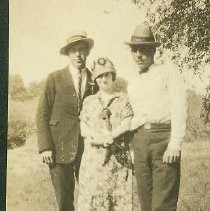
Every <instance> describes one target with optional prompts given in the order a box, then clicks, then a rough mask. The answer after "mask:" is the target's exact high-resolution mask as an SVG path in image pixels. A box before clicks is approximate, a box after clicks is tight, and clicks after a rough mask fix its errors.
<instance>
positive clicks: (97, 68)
mask: <svg viewBox="0 0 210 211" xmlns="http://www.w3.org/2000/svg"><path fill="white" fill-rule="evenodd" d="M91 70H92V80H93V81H95V79H96V78H97V77H98V76H99V75H102V74H104V73H109V72H111V73H114V75H116V70H115V68H114V65H113V63H112V62H111V61H110V60H109V59H107V58H99V59H97V60H95V61H94V62H93V65H92V67H91Z"/></svg>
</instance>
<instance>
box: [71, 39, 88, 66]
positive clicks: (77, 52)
mask: <svg viewBox="0 0 210 211" xmlns="http://www.w3.org/2000/svg"><path fill="white" fill-rule="evenodd" d="M88 55H89V49H88V46H87V44H86V43H83V42H77V43H74V44H72V45H71V46H70V48H69V53H68V56H69V59H70V62H71V64H72V65H73V66H74V67H75V68H78V69H81V68H84V67H85V65H86V58H87V56H88Z"/></svg>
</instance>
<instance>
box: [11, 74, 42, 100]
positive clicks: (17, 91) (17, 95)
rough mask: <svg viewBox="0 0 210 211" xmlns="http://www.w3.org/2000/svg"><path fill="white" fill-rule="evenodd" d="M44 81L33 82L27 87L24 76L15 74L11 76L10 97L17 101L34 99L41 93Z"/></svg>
mask: <svg viewBox="0 0 210 211" xmlns="http://www.w3.org/2000/svg"><path fill="white" fill-rule="evenodd" d="M43 86H44V81H41V82H35V81H34V82H31V83H29V85H28V86H27V87H26V86H25V85H24V82H23V79H22V76H21V75H19V74H14V75H10V76H9V98H10V99H12V100H16V101H25V100H32V99H34V98H36V97H38V96H39V95H40V94H41V91H42V88H43Z"/></svg>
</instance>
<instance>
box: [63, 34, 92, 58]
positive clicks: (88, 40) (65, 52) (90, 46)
mask: <svg viewBox="0 0 210 211" xmlns="http://www.w3.org/2000/svg"><path fill="white" fill-rule="evenodd" d="M77 42H85V43H87V44H88V47H89V50H90V49H91V48H93V46H94V40H93V39H91V38H84V39H79V40H74V41H73V42H71V43H68V44H66V45H65V46H64V47H62V48H61V49H60V54H61V55H66V56H67V55H68V50H69V48H70V46H71V45H72V44H74V43H77Z"/></svg>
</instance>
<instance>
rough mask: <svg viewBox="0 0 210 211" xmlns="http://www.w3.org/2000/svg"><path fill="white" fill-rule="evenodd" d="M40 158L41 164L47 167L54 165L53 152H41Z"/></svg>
mask: <svg viewBox="0 0 210 211" xmlns="http://www.w3.org/2000/svg"><path fill="white" fill-rule="evenodd" d="M41 156H42V161H43V163H46V164H48V165H53V164H54V160H53V152H52V151H51V150H46V151H44V152H42V153H41Z"/></svg>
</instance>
